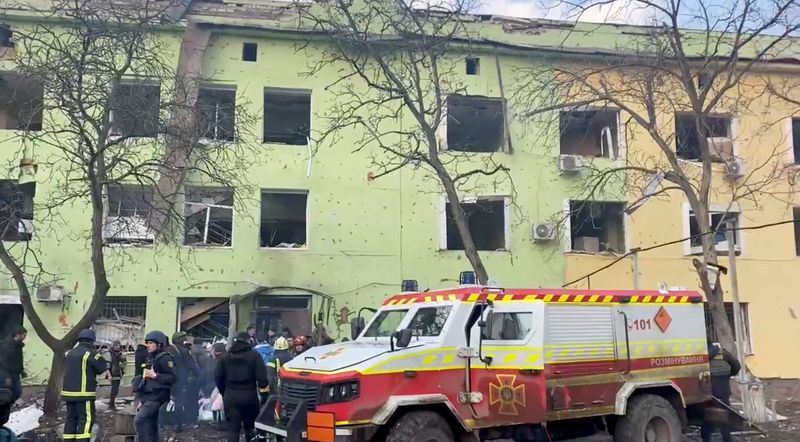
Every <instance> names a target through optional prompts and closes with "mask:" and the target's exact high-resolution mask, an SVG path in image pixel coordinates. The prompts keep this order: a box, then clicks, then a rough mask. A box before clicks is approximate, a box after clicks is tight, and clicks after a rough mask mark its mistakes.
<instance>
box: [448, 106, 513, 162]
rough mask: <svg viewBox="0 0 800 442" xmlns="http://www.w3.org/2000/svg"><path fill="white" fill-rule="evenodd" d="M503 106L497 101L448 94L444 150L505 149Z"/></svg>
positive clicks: (476, 150)
mask: <svg viewBox="0 0 800 442" xmlns="http://www.w3.org/2000/svg"><path fill="white" fill-rule="evenodd" d="M504 108H505V106H503V100H502V99H499V98H486V97H476V96H465V95H451V96H449V97H448V98H447V149H448V150H453V151H459V152H498V151H502V150H504V146H505V139H504V137H505V121H504V117H503V112H504Z"/></svg>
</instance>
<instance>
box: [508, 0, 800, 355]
mask: <svg viewBox="0 0 800 442" xmlns="http://www.w3.org/2000/svg"><path fill="white" fill-rule="evenodd" d="M555 3H558V7H561V8H562V9H567V10H570V11H573V13H574V14H573V15H574V16H577V17H578V18H580V16H581V13H582V12H583V11H586V10H587V9H589V8H592V7H596V6H597V5H603V4H608V3H610V2H608V1H598V0H594V1H586V0H575V1H560V2H555ZM690 3H691V4H690ZM630 8H631V9H637V8H638V9H640V10H645V11H647V12H648V14H649V15H650V16H651V17H652V20H653V22H652V26H648V27H641V28H639V29H638V30H637V31H636V32H635V33H626V34H619V35H620V40H619V41H618V42H617V46H616V47H610V48H608V49H606V50H603V49H598V50H593V51H584V50H581V49H576V48H570V47H569V41H570V37H571V32H570V33H568V34H567V35H566V37H565V39H564V45H563V47H560V48H558V49H559V51H558V52H559V53H558V54H556V55H552V56H545V57H543V58H542V59H537V60H535V63H534V64H532V67H530V68H526V69H524V70H522V71H521V72H520V78H519V80H520V83H519V84H520V87H519V89H518V90H516V91H515V94H516V98H517V99H518V103H519V105H520V106H524V107H526V108H527V116H528V117H529V119H530V120H531V121H532V122H536V123H537V124H551V125H552V127H558V129H559V130H560V131H562V132H564V131H565V130H567V126H568V125H569V121H570V119H571V118H572V117H574V116H575V115H577V114H580V116H581V117H583V118H589V119H592V118H595V117H597V115H598V114H599V113H602V112H603V111H606V110H609V109H611V110H613V111H614V112H618V113H619V116H620V119H621V122H622V124H621V125H620V127H622V128H624V129H622V130H621V131H620V132H622V133H620V134H619V135H618V136H620V137H622V136H627V138H628V140H629V144H630V145H634V144H635V145H636V146H637V147H636V148H629V150H628V152H627V156H626V157H625V158H620V159H618V160H617V161H615V162H606V163H603V162H602V161H595V160H593V159H592V160H588V159H587V160H586V161H587V164H586V165H585V167H584V170H583V176H582V179H581V180H580V181H579V184H578V185H579V186H580V187H581V188H582V189H585V190H584V195H583V198H584V199H586V200H591V199H594V198H596V197H597V196H598V195H600V194H602V193H604V192H609V191H611V192H612V193H614V192H616V194H618V195H619V194H623V195H627V196H628V197H629V198H632V199H633V200H632V201H630V202H629V204H628V206H627V208H626V211H627V212H628V213H630V212H632V211H633V210H636V208H637V207H639V206H640V205H641V204H643V203H644V202H645V201H647V200H648V199H650V198H662V197H663V198H670V197H671V196H678V195H680V196H683V198H685V199H686V201H688V204H689V206H690V208H691V211H692V213H693V216H694V219H695V221H696V234H695V236H694V238H692V240H691V241H692V245H693V246H694V245H697V246H700V249H701V253H700V255H701V256H700V258H699V259H694V261H693V262H694V266H695V268H696V272H697V274H698V277H699V279H700V284H701V287H702V290H703V291H704V292H705V295H706V298H707V299H708V303H709V307H710V309H711V312H712V318H713V324H714V328H715V330H716V332H717V335H718V337H719V339H720V341H721V343H722V344H723V345H725V346H726V347H727V348H732V347H733V342H734V337H733V334H732V332H731V327H730V325H729V323H728V320H727V316H726V313H725V307H724V303H723V299H722V289H721V287H720V284H715V280H714V279H713V277H712V274H713V273H710V272H709V270H708V269H709V266H711V267H714V266H717V265H718V250H717V240H715V237H719V236H722V235H723V234H724V232H725V230H726V228H727V223H728V221H731V218H730V217H728V212H729V211H731V210H732V209H734V208H735V207H736V206H737V205H739V203H742V204H745V203H746V204H748V205H750V206H753V207H758V205H759V204H760V203H761V202H762V201H764V199H766V198H783V197H787V196H788V192H789V190H788V189H786V188H785V187H786V186H785V181H781V180H780V178H781V177H782V176H784V175H785V174H784V168H785V164H784V162H783V161H781V159H780V158H781V157H782V156H783V155H784V154H785V150H786V148H785V144H781V145H777V144H776V145H772V146H763V145H759V146H758V151H757V155H753V154H752V150H751V153H750V154H742V156H741V157H739V156H737V155H736V151H735V150H734V147H733V146H734V145H735V144H736V143H739V144H746V143H754V142H755V140H757V138H758V136H759V134H763V132H766V131H767V130H771V129H777V123H779V122H780V121H785V120H782V118H785V116H786V115H783V116H781V117H778V118H776V117H775V116H774V114H770V112H769V111H764V112H761V113H758V114H757V111H756V110H757V109H762V108H763V107H762V106H763V105H764V103H765V101H767V100H769V99H770V98H771V97H772V98H777V97H778V95H776V94H774V90H772V91H771V88H770V87H768V85H770V84H771V82H770V81H768V78H769V77H770V64H773V63H775V64H777V63H779V62H780V59H781V56H782V51H783V50H785V49H786V47H787V44H788V43H789V39H790V37H791V36H792V35H794V34H795V33H796V32H797V30H798V28H800V22H799V21H798V20H797V19H796V18H797V13H798V3H797V2H796V1H795V0H776V1H772V2H759V1H756V0H740V1H736V2H724V4H723V3H721V2H716V3H715V2H713V1H710V2H699V3H697V2H680V1H671V0H664V1H661V0H632V1H631V2H630ZM591 26H592V25H589V26H586V25H584V27H583V28H582V29H581V30H580V31H579V30H577V29H576V30H575V31H574V32H576V33H577V32H581V33H587V34H588V35H591V33H592V27H591ZM686 26H691V27H692V29H686V28H685V27H686ZM631 34H636V35H631ZM578 57H580V61H577V58H578ZM773 86H774V85H773ZM773 89H774V88H773ZM785 104H786V103H784V105H785ZM732 119H742V120H747V121H751V122H752V124H749V126H753V125H754V126H755V127H757V129H755V130H754V131H753V133H754V134H755V135H754V136H753V138H751V139H744V138H737V137H736V136H735V135H736V134H734V133H733V130H732V129H733V128H732V122H731V121H732ZM600 127H602V125H601V126H600ZM611 127H615V126H611ZM549 133H551V134H553V133H555V132H553V131H551V132H549ZM609 136H610V134H609ZM614 136H617V135H616V134H614ZM601 137H603V138H605V137H606V134H601ZM604 141H605V140H604ZM601 144H607V145H608V147H611V146H616V140H612V139H611V138H608V139H607V142H606V143H602V142H601ZM742 151H745V149H742ZM562 153H578V154H580V152H564V150H563V149H562ZM592 155H595V154H592ZM596 155H597V156H606V157H611V158H612V159H613V157H614V153H613V152H612V153H611V154H608V152H599V153H597V154H596ZM745 168H746V169H745ZM782 183H783V184H784V186H783V187H781V184H782ZM714 204H721V205H722V206H724V209H723V210H721V213H714V215H715V216H714V217H713V218H714V220H713V222H712V213H713V212H714V211H712V207H713V205H714Z"/></svg>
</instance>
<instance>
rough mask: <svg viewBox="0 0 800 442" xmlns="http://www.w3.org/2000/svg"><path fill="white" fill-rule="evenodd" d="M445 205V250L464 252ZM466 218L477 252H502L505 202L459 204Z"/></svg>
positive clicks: (456, 229)
mask: <svg viewBox="0 0 800 442" xmlns="http://www.w3.org/2000/svg"><path fill="white" fill-rule="evenodd" d="M450 208H451V206H450V203H449V202H448V203H447V204H446V207H445V210H446V216H447V250H464V242H463V240H462V239H461V235H459V233H458V228H457V227H456V222H455V220H454V219H453V215H452V213H451V211H450ZM461 209H462V210H463V211H464V215H465V216H466V218H467V223H468V224H469V232H470V234H472V241H473V242H474V243H475V247H476V248H477V249H478V250H504V249H505V248H506V215H505V201H504V200H502V199H479V200H478V201H476V202H474V203H461Z"/></svg>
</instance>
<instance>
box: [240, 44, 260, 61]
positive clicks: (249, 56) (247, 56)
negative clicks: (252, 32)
mask: <svg viewBox="0 0 800 442" xmlns="http://www.w3.org/2000/svg"><path fill="white" fill-rule="evenodd" d="M257 59H258V44H256V43H244V44H242V60H243V61H256V60H257Z"/></svg>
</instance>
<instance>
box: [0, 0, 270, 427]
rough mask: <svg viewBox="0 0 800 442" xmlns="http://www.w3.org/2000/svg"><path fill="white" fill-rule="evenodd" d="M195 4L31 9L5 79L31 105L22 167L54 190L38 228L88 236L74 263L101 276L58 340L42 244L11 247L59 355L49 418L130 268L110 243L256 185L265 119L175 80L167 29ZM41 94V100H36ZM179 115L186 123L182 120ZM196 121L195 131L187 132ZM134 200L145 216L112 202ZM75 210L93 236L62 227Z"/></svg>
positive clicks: (197, 82) (89, 1)
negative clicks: (205, 199) (208, 197)
mask: <svg viewBox="0 0 800 442" xmlns="http://www.w3.org/2000/svg"><path fill="white" fill-rule="evenodd" d="M184 3H185V2H182V1H175V2H170V1H156V0H143V1H139V2H135V3H127V2H105V1H95V0H69V1H68V0H56V1H54V2H52V5H51V7H50V8H49V9H47V10H38V11H37V10H34V11H31V12H32V13H33V14H34V17H33V18H34V19H35V20H33V21H34V23H33V24H29V25H24V26H21V27H20V28H19V29H15V46H16V58H15V60H16V65H15V71H14V72H13V73H8V74H4V78H6V79H8V78H14V79H16V80H15V83H14V84H15V85H16V88H15V89H14V90H15V91H16V92H15V94H14V96H15V97H17V98H19V97H26V99H25V100H24V103H25V104H26V105H25V106H22V107H21V108H22V109H23V110H24V112H22V111H21V112H19V115H20V117H19V118H18V120H19V121H18V128H19V129H20V135H19V137H20V139H21V140H22V142H23V145H25V146H28V147H29V148H28V149H26V150H25V152H24V153H23V162H22V163H21V164H22V166H23V168H24V169H30V168H31V167H38V169H39V174H40V176H41V175H43V176H44V180H45V181H49V183H48V184H49V185H50V186H52V188H53V191H52V192H51V193H48V194H47V195H42V196H41V198H38V199H37V201H36V210H37V213H38V214H39V215H40V216H39V217H37V218H39V219H41V220H42V221H43V222H42V224H41V225H37V231H42V230H46V228H47V224H46V223H45V222H46V221H48V220H49V222H50V223H59V222H63V223H65V224H68V225H69V231H70V232H72V233H73V234H75V235H78V236H79V238H73V239H76V240H81V239H82V240H85V241H86V243H87V246H86V248H85V249H84V250H81V249H78V250H76V251H75V253H76V254H80V253H81V252H83V251H86V252H87V254H88V256H89V257H90V261H91V274H92V276H93V287H92V294H91V302H90V303H89V305H88V307H87V308H86V310H85V311H84V312H83V313H82V315H81V316H80V318H79V319H78V320H77V321H75V322H73V323H71V324H70V325H69V330H68V331H67V332H66V333H65V334H64V335H63V336H58V335H57V334H56V333H54V332H53V329H52V327H50V326H48V324H46V323H45V322H44V321H43V319H42V316H41V315H40V312H39V309H37V307H36V306H34V303H33V302H32V300H31V289H32V287H36V286H40V285H54V284H56V283H57V282H58V275H54V274H51V273H49V272H48V269H47V268H46V264H45V263H43V262H42V261H41V260H40V259H39V254H38V252H37V248H36V247H35V246H34V245H33V244H32V243H33V242H35V239H36V238H35V237H34V241H24V242H21V243H20V242H17V243H13V244H12V243H8V244H7V243H2V242H0V261H2V262H3V264H4V266H5V268H6V269H7V270H8V271H9V272H10V274H11V275H12V277H13V279H14V281H15V283H16V285H17V288H18V290H19V295H20V300H21V302H22V305H23V307H24V310H25V313H26V316H27V317H28V320H29V321H30V322H31V324H32V325H33V328H34V330H35V332H36V334H37V335H38V337H39V338H40V339H41V340H42V341H43V342H44V343H45V344H46V345H47V346H48V347H49V348H50V349H51V350H52V351H53V359H52V364H51V369H50V377H49V380H48V383H47V388H46V393H45V403H44V410H45V412H46V413H53V412H55V411H56V410H57V407H58V399H59V394H60V384H61V375H62V372H63V371H62V368H63V362H64V353H65V352H66V351H67V350H68V349H70V348H71V347H72V346H73V345H74V344H75V342H76V339H77V335H78V333H79V331H80V330H82V329H85V328H89V327H91V326H92V324H93V323H94V321H95V320H96V319H97V317H98V315H99V314H100V313H101V310H102V307H103V304H104V301H105V299H106V296H107V294H108V293H109V290H110V288H111V284H110V282H109V277H108V270H109V268H110V265H109V259H111V258H112V257H113V258H114V259H116V260H117V261H116V262H118V263H120V264H121V263H122V262H124V260H125V251H124V250H125V249H124V248H118V247H115V248H110V247H108V246H109V245H110V243H118V242H129V243H137V242H150V243H152V242H153V239H154V237H155V234H156V230H157V229H158V228H160V227H161V226H164V225H172V226H175V225H178V226H183V225H184V224H183V223H184V218H185V213H184V206H183V204H178V203H177V202H178V201H180V200H181V199H180V198H178V197H177V195H178V194H181V195H182V194H183V192H184V190H183V185H184V184H185V183H198V184H206V185H217V186H225V187H239V188H245V189H246V188H247V186H248V183H247V182H246V181H245V178H243V176H244V174H242V173H241V171H242V170H245V169H246V166H247V165H248V164H252V158H253V155H252V153H251V152H248V151H247V149H248V148H247V144H246V143H244V142H242V140H246V141H249V139H248V136H247V133H246V131H242V130H240V128H247V127H250V125H251V124H252V122H253V120H254V118H253V117H251V116H250V115H248V114H247V113H246V111H245V110H244V107H243V105H242V103H241V102H239V103H237V102H236V100H235V98H234V97H233V95H235V92H233V91H215V90H209V91H208V92H207V93H206V94H205V95H204V94H203V90H202V89H201V85H202V83H201V81H202V79H201V78H199V76H181V75H180V72H181V71H180V69H178V73H177V74H176V64H175V62H176V58H178V57H177V54H174V53H175V51H174V49H173V48H174V46H171V45H170V42H169V39H168V38H167V37H165V34H164V33H163V32H162V29H161V27H162V25H164V24H170V23H174V22H175V19H176V16H175V11H176V8H177V9H180V7H181V5H183V4H184ZM37 21H38V22H39V23H41V24H36V23H35V22H37ZM170 54H174V57H173V56H171V55H170ZM31 85H33V86H34V88H38V93H30V89H29V87H30V86H31ZM35 90H36V89H35ZM187 90H192V91H193V93H191V94H190V93H187ZM187 96H191V99H187V98H186V97H187ZM175 114H179V115H183V116H184V117H183V118H180V119H177V120H176V119H175V118H173V117H171V116H172V115H175ZM185 115H190V116H191V117H190V118H188V119H191V124H185V123H186V121H187V117H185ZM177 140H180V141H177ZM178 143H182V144H183V146H184V149H183V152H184V155H183V156H180V157H178V156H176V155H173V154H172V151H171V150H170V149H168V148H165V144H170V145H175V144H178ZM33 147H35V148H36V150H37V158H36V162H35V163H34V162H33V155H32V148H33ZM174 170H179V171H180V175H181V180H180V183H179V184H180V185H179V186H173V187H163V186H162V187H160V186H158V182H159V178H160V176H161V175H162V174H163V173H165V171H174ZM48 187H49V186H48ZM164 189H167V191H168V192H169V193H165V191H164ZM30 197H31V195H27V198H30ZM124 200H128V201H129V202H130V203H131V204H132V207H135V208H137V209H138V213H132V214H125V213H122V212H121V210H120V209H119V208H117V209H116V211H114V208H113V207H109V206H110V204H109V201H116V202H117V203H119V204H120V205H122V204H124V202H121V201H124ZM160 201H169V202H170V203H169V204H163V203H160ZM68 206H77V207H85V211H84V213H85V214H86V216H87V218H88V219H89V221H90V222H89V223H88V224H89V226H88V228H84V227H83V226H85V225H86V224H85V221H86V220H84V222H83V223H82V222H81V221H80V220H75V219H69V220H66V219H62V212H63V210H64V209H65V208H66V207H68ZM15 207H16V206H15ZM6 212H9V211H6ZM19 212H20V211H19V210H17V211H12V212H11V214H7V215H6V216H4V217H3V220H2V221H4V222H6V223H7V225H6V226H5V227H6V230H9V229H10V230H11V231H16V230H17V228H18V227H17V225H18V224H19V225H23V224H24V223H23V224H20V223H21V221H20V219H19V218H20V213H19ZM155 219H158V220H159V222H158V223H156V222H155V221H154V220H155ZM165 220H170V221H169V222H165ZM126 233H127V235H126ZM54 246H55V244H47V245H46V247H54ZM166 248H167V245H165V246H164V247H163V248H160V250H164V249H166ZM173 249H175V248H174V247H173ZM154 250H155V248H154ZM178 254H180V252H176V255H178ZM76 258H77V257H76Z"/></svg>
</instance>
